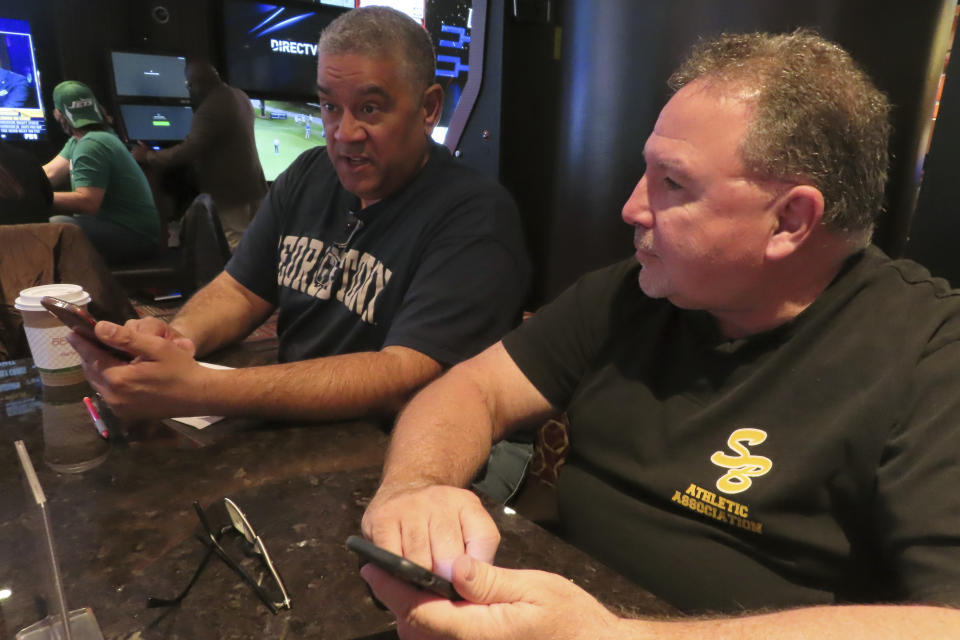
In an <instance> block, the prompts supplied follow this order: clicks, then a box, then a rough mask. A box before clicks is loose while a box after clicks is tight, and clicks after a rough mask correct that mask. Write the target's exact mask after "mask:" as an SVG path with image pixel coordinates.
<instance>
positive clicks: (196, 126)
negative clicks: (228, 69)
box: [133, 60, 267, 249]
mask: <svg viewBox="0 0 960 640" xmlns="http://www.w3.org/2000/svg"><path fill="white" fill-rule="evenodd" d="M185 75H186V82H187V90H188V91H189V92H190V102H191V103H192V104H193V109H194V113H193V123H192V125H191V126H190V133H189V134H188V135H187V137H186V139H185V140H184V141H183V142H181V143H180V144H178V145H175V146H172V147H170V148H168V149H163V150H161V151H152V150H150V149H149V148H148V147H147V146H146V145H144V144H143V143H141V144H140V145H139V146H137V147H135V148H134V150H133V155H134V157H135V158H136V159H137V161H138V162H140V163H141V164H144V165H149V166H154V167H158V168H161V169H166V168H168V167H173V166H177V165H183V164H191V165H193V167H194V170H195V171H196V174H197V183H198V185H199V188H200V191H202V192H204V193H209V194H210V195H211V196H212V197H213V201H214V204H216V206H217V212H218V213H219V214H220V221H221V223H222V224H223V230H224V233H225V234H226V236H227V242H228V243H229V244H230V248H231V249H233V248H234V247H236V246H237V244H239V242H240V238H241V237H243V232H244V230H245V229H246V228H247V226H248V225H249V224H250V220H252V219H253V214H254V213H256V212H257V208H258V207H259V206H260V201H261V200H263V196H264V194H265V193H266V191H267V187H266V181H265V180H264V178H263V169H262V168H261V167H260V159H259V157H258V156H257V147H256V144H255V142H254V138H253V108H252V107H251V105H250V98H249V97H248V96H247V94H245V93H244V92H243V91H241V90H239V89H235V88H233V87H231V86H229V85H228V84H227V83H225V82H224V81H223V80H221V79H220V75H219V74H218V73H217V70H216V69H214V68H213V66H212V65H211V64H210V63H209V62H206V61H203V60H190V61H188V62H187V66H186V70H185Z"/></svg>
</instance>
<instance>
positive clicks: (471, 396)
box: [381, 367, 496, 492]
mask: <svg viewBox="0 0 960 640" xmlns="http://www.w3.org/2000/svg"><path fill="white" fill-rule="evenodd" d="M495 432H496V428H495V426H494V423H493V417H492V416H491V415H490V411H489V410H488V406H487V403H486V401H485V398H484V396H483V392H482V391H481V390H480V389H479V388H478V387H477V386H476V385H475V384H474V383H473V381H472V380H471V379H470V378H469V376H466V375H463V374H462V371H461V370H460V369H458V368H456V367H455V368H454V369H452V370H451V371H450V372H449V373H447V374H446V375H444V376H443V377H441V378H440V379H439V380H437V381H436V382H434V383H433V384H431V385H430V386H428V387H427V388H426V389H424V390H423V391H421V392H420V393H419V394H417V396H416V397H415V398H414V399H413V400H412V401H411V402H410V403H409V404H408V405H407V407H406V408H405V409H404V410H403V413H402V414H401V415H400V417H399V419H398V420H397V424H396V425H395V427H394V430H393V434H392V436H391V439H390V449H389V451H388V453H387V459H386V463H385V464H384V470H383V480H382V483H381V486H382V490H383V491H388V492H389V491H393V490H397V489H402V488H408V487H414V486H420V485H428V484H446V485H452V486H456V487H463V486H466V485H467V484H468V483H469V482H470V480H471V479H472V478H473V476H474V474H475V473H476V472H477V470H478V469H479V468H480V467H481V466H482V465H483V464H484V462H485V461H486V460H487V457H488V456H489V453H490V445H491V443H492V442H493V439H494V433H495Z"/></svg>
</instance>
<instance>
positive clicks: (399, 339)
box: [227, 145, 530, 364]
mask: <svg viewBox="0 0 960 640" xmlns="http://www.w3.org/2000/svg"><path fill="white" fill-rule="evenodd" d="M351 212H355V213H356V215H357V217H358V218H359V219H360V220H361V222H362V227H361V228H360V229H359V230H358V231H356V232H355V233H354V234H353V237H352V239H351V241H350V242H349V245H348V246H345V247H343V248H342V249H339V248H338V247H337V244H338V243H339V244H341V245H343V244H344V243H345V242H346V240H347V239H348V237H349V236H350V233H349V231H348V227H347V223H348V220H349V215H350V213H351ZM338 253H339V254H340V255H341V259H340V262H341V264H342V268H341V269H340V273H339V274H338V275H337V274H336V270H335V269H334V268H333V267H334V265H335V263H336V260H334V256H335V254H338ZM227 272H228V273H229V274H230V275H231V276H233V277H234V278H236V279H237V280H238V281H239V282H240V283H241V284H242V285H243V286H245V287H247V288H248V289H250V290H251V291H253V292H254V293H255V294H257V295H258V296H260V297H261V298H263V299H264V300H267V301H268V302H270V303H272V304H274V305H277V306H279V308H280V314H279V318H278V332H279V335H280V358H281V361H284V362H289V361H293V360H302V359H305V358H312V357H317V356H325V355H333V354H339V353H350V352H356V351H372V350H378V349H380V348H382V347H385V346H391V345H396V346H404V347H409V348H411V349H415V350H417V351H419V352H421V353H424V354H426V355H428V356H430V357H431V358H434V359H435V360H438V361H439V362H441V363H444V364H452V363H455V362H458V361H460V360H462V359H464V358H467V357H469V356H471V355H474V354H475V353H477V352H479V351H480V350H482V349H483V348H485V347H487V346H489V345H490V344H492V343H493V342H495V341H496V340H497V339H499V338H500V336H502V335H503V334H504V333H506V332H507V331H508V330H509V329H510V328H511V327H513V326H514V325H515V324H516V321H517V320H518V319H519V312H520V309H521V305H522V303H523V301H524V297H525V294H526V291H527V286H528V283H529V279H530V272H529V264H528V260H527V256H526V252H525V249H524V243H523V234H522V230H521V226H520V218H519V214H518V212H517V209H516V205H515V204H514V203H513V200H512V199H511V198H510V196H509V194H508V193H507V192H506V190H505V189H503V187H501V186H500V185H498V184H496V183H495V182H494V181H492V180H489V179H487V178H485V177H484V176H482V175H481V174H479V173H478V172H476V171H473V170H472V169H469V168H467V167H465V166H463V165H462V164H460V163H458V162H456V161H455V160H454V159H453V158H452V157H451V156H450V154H449V152H448V151H447V150H446V149H445V148H444V147H441V146H439V145H433V147H432V149H431V152H430V158H429V160H428V161H427V164H426V165H425V166H424V167H423V169H421V170H420V172H419V173H418V174H417V175H416V177H415V178H414V179H413V180H412V181H411V182H410V183H409V184H408V185H406V186H405V187H403V188H402V189H400V190H399V191H398V192H396V193H394V194H392V195H390V196H388V197H387V198H384V199H383V200H381V201H380V202H377V203H376V204H373V205H370V206H369V207H367V208H365V209H363V210H360V203H359V200H358V199H357V198H356V196H354V195H352V194H351V193H349V192H348V191H346V190H345V189H344V188H343V186H342V185H341V184H340V181H339V180H338V179H337V174H336V171H335V170H334V168H333V165H332V164H331V162H330V159H329V156H328V155H327V153H326V151H325V150H324V149H322V148H317V149H311V150H309V151H306V152H304V153H303V154H302V155H301V156H300V157H299V158H297V160H296V161H295V162H294V163H293V164H292V165H291V166H290V168H289V169H288V170H287V171H286V172H284V173H283V174H282V175H281V176H280V177H279V178H278V179H277V181H276V182H275V183H274V185H273V187H272V188H271V189H270V191H269V193H268V194H267V197H266V198H265V199H264V202H263V204H262V205H261V207H260V211H259V212H258V213H257V215H256V217H255V218H254V220H253V222H252V223H251V225H250V227H249V229H247V232H246V233H245V234H244V237H243V241H242V242H241V243H240V245H239V247H238V248H237V251H236V253H234V255H233V258H232V259H231V260H230V262H229V263H228V264H227ZM330 273H334V274H335V275H334V276H332V277H330V276H329V274H330Z"/></svg>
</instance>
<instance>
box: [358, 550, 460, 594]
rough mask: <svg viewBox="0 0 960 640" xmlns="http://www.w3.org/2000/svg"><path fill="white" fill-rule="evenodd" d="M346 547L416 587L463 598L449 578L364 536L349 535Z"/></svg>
mask: <svg viewBox="0 0 960 640" xmlns="http://www.w3.org/2000/svg"><path fill="white" fill-rule="evenodd" d="M347 548H348V549H350V550H351V551H353V552H354V553H356V554H357V555H358V556H360V557H361V558H362V559H364V560H366V561H367V562H370V563H372V564H374V565H376V566H378V567H380V568H381V569H383V570H384V571H386V572H387V573H389V574H390V575H392V576H393V577H395V578H399V579H400V580H403V581H404V582H407V583H408V584H411V585H413V586H415V587H417V588H418V589H423V590H426V591H430V592H431V593H435V594H437V595H438V596H443V597H444V598H447V599H449V600H463V598H462V597H461V596H460V594H459V593H457V591H456V589H454V588H453V584H451V583H450V581H449V580H446V579H444V578H441V577H440V576H438V575H437V574H435V573H433V572H432V571H429V570H427V569H424V568H423V567H421V566H420V565H418V564H414V563H413V562H410V561H409V560H407V559H406V558H403V557H401V556H398V555H396V554H394V553H390V552H389V551H387V550H386V549H381V548H380V547H378V546H376V545H375V544H373V543H372V542H370V541H369V540H367V539H365V538H361V537H360V536H350V537H349V538H347Z"/></svg>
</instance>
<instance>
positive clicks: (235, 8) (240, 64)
mask: <svg viewBox="0 0 960 640" xmlns="http://www.w3.org/2000/svg"><path fill="white" fill-rule="evenodd" d="M344 11H345V9H342V8H339V7H332V6H326V5H320V4H301V3H293V2H285V3H283V4H278V3H266V2H252V1H249V0H224V5H223V36H224V37H223V43H224V48H225V51H224V61H225V63H226V69H225V71H226V77H227V81H228V82H229V83H230V84H231V85H233V86H234V87H238V88H240V89H243V90H244V91H247V92H249V93H251V94H259V95H266V96H275V97H279V96H285V97H299V98H300V99H305V98H307V97H309V96H313V95H316V93H317V40H318V39H319V37H320V32H321V31H322V30H323V28H324V27H325V26H327V25H328V24H330V22H331V21H332V20H333V19H334V18H336V17H337V16H338V15H340V14H341V13H343V12H344Z"/></svg>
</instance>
